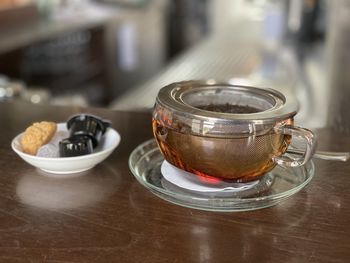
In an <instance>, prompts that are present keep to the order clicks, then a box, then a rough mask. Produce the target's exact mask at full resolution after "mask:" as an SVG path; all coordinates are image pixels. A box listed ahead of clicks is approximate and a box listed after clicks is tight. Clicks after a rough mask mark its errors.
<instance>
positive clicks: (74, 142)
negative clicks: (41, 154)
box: [59, 135, 93, 157]
mask: <svg viewBox="0 0 350 263" xmlns="http://www.w3.org/2000/svg"><path fill="white" fill-rule="evenodd" d="M59 150H60V157H73V156H80V155H85V154H90V153H92V151H93V143H92V139H91V138H90V137H89V136H84V135H80V136H79V135H78V136H72V137H70V138H67V139H64V140H62V141H60V143H59Z"/></svg>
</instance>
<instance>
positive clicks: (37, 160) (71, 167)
mask: <svg viewBox="0 0 350 263" xmlns="http://www.w3.org/2000/svg"><path fill="white" fill-rule="evenodd" d="M66 129H67V128H66V124H65V123H59V124H58V125H57V130H58V131H64V130H66ZM22 135H23V133H21V134H19V135H17V136H16V137H15V138H14V139H13V140H12V143H11V147H12V149H13V150H14V151H15V152H16V153H17V154H18V155H19V156H20V157H21V158H22V159H23V160H24V161H26V162H27V163H29V164H31V165H33V166H35V167H37V168H39V169H41V170H43V171H45V172H48V173H51V174H61V175H63V174H66V175H69V174H76V173H79V172H83V171H86V170H89V169H91V168H93V167H94V166H95V165H97V164H98V163H100V162H102V161H103V160H104V159H106V158H107V157H108V156H109V155H110V154H111V153H112V152H113V150H114V149H115V148H116V147H117V146H118V144H119V142H120V135H119V133H118V132H117V131H116V130H114V129H112V128H108V129H107V131H106V133H105V134H104V135H103V137H102V139H101V142H100V145H99V146H98V147H97V148H96V149H95V150H94V152H93V153H92V154H87V155H82V156H76V157H64V158H47V157H38V156H34V155H30V154H27V153H24V152H23V151H22V147H21V144H20V138H21V136H22ZM48 175H50V174H48Z"/></svg>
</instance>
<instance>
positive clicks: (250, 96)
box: [156, 81, 298, 125]
mask: <svg viewBox="0 0 350 263" xmlns="http://www.w3.org/2000/svg"><path fill="white" fill-rule="evenodd" d="M156 103H158V104H159V105H160V106H162V107H163V108H166V109H167V110H168V111H171V112H172V113H173V114H176V115H181V116H183V117H185V118H186V117H188V118H192V119H198V120H201V121H213V122H215V123H217V124H218V123H220V122H222V123H224V124H225V125H228V124H229V123H231V124H235V123H236V124H238V123H240V124H243V123H245V124H248V123H252V124H272V123H276V122H278V121H280V120H285V119H289V118H292V117H293V116H294V115H295V114H296V113H297V111H298V103H297V101H296V99H295V98H294V97H288V98H287V97H286V96H285V95H283V94H282V93H280V92H278V91H276V90H273V89H261V88H256V87H249V86H240V85H232V84H229V83H223V82H216V83H214V82H213V81H210V82H208V81H186V82H178V83H173V84H170V85H168V86H165V87H164V88H162V89H161V90H160V91H159V93H158V96H157V99H156ZM209 104H214V105H215V104H218V105H219V104H229V105H239V106H249V107H253V108H256V109H257V111H256V112H254V113H239V114H237V113H226V112H217V111H210V110H205V109H203V107H202V105H209Z"/></svg>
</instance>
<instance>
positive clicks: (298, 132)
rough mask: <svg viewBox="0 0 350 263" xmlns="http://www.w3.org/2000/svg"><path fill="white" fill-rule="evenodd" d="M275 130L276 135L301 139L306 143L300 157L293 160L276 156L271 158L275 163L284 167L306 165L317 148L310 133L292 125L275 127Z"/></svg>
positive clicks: (312, 134) (313, 135)
mask: <svg viewBox="0 0 350 263" xmlns="http://www.w3.org/2000/svg"><path fill="white" fill-rule="evenodd" d="M275 130H276V132H278V133H283V134H286V135H291V136H292V137H293V136H296V137H299V138H303V139H304V140H305V143H306V148H305V150H304V154H303V155H302V156H301V157H299V158H294V157H291V156H286V155H281V156H276V157H273V161H274V162H275V163H277V164H278V165H280V166H284V167H297V166H302V165H304V164H306V163H307V162H308V161H309V160H310V159H311V158H312V156H313V155H314V153H315V150H316V146H317V140H316V136H315V134H314V133H313V132H312V131H310V130H308V129H305V128H300V127H297V126H292V125H285V126H279V127H276V128H275Z"/></svg>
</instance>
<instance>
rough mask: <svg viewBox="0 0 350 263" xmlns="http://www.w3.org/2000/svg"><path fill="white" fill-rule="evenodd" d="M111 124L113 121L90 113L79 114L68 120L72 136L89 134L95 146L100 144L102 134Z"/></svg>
mask: <svg viewBox="0 0 350 263" xmlns="http://www.w3.org/2000/svg"><path fill="white" fill-rule="evenodd" d="M110 125H111V123H110V122H109V121H105V120H102V119H101V118H99V117H96V116H94V115H89V114H79V115H76V116H73V117H71V118H70V119H69V120H68V121H67V128H68V130H69V133H70V136H71V137H72V136H77V135H84V136H89V137H90V138H91V140H92V144H93V147H94V148H95V147H96V146H97V145H98V143H99V141H100V139H101V137H102V135H103V134H104V133H105V132H106V130H107V128H108V127H109V126H110Z"/></svg>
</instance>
